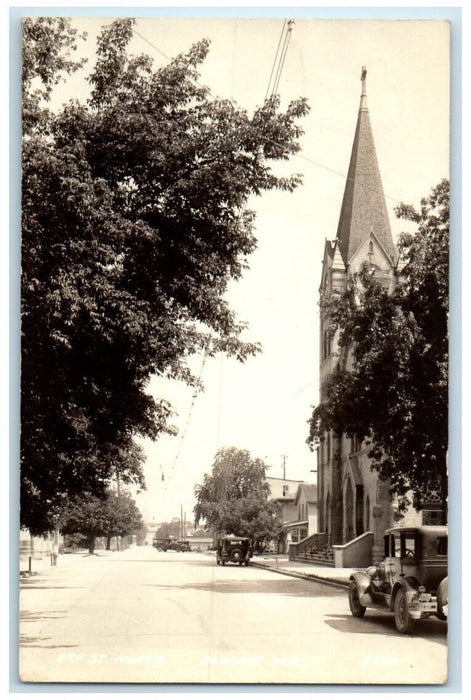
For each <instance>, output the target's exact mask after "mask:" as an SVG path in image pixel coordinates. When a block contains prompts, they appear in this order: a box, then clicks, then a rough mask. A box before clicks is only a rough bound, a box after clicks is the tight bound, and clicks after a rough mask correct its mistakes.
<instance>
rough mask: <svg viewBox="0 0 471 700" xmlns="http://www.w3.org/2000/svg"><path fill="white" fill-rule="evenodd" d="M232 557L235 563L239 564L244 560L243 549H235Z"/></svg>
mask: <svg viewBox="0 0 471 700" xmlns="http://www.w3.org/2000/svg"><path fill="white" fill-rule="evenodd" d="M230 557H231V560H232V561H233V562H234V564H238V563H239V562H241V561H243V560H244V553H243V551H242V550H241V549H233V550H232V552H231V554H230Z"/></svg>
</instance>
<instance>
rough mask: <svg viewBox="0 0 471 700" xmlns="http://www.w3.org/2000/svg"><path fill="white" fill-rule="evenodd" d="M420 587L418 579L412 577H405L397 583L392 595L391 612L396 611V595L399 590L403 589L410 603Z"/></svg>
mask: <svg viewBox="0 0 471 700" xmlns="http://www.w3.org/2000/svg"><path fill="white" fill-rule="evenodd" d="M419 585H420V584H419V582H418V581H417V579H415V578H413V577H412V576H408V577H404V578H402V579H401V580H400V581H397V582H396V583H395V585H394V588H393V590H392V594H391V604H390V610H391V612H393V611H394V603H395V601H396V595H397V592H398V591H399V590H401V589H402V590H403V591H404V593H405V594H406V598H407V601H408V602H410V601H411V600H412V599H413V598H414V596H415V595H416V593H417V589H418V587H419Z"/></svg>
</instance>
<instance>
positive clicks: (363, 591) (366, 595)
mask: <svg viewBox="0 0 471 700" xmlns="http://www.w3.org/2000/svg"><path fill="white" fill-rule="evenodd" d="M350 581H354V582H355V584H356V587H357V590H358V597H359V599H360V603H361V604H362V605H363V606H365V607H367V606H370V605H372V604H373V600H372V598H371V596H370V585H371V578H370V577H369V576H368V574H367V573H366V572H364V571H355V572H354V573H353V574H352V575H351V576H350Z"/></svg>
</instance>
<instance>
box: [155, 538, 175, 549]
mask: <svg viewBox="0 0 471 700" xmlns="http://www.w3.org/2000/svg"><path fill="white" fill-rule="evenodd" d="M170 542H171V540H170V538H169V537H154V539H153V540H152V546H153V547H155V549H156V550H157V551H158V552H166V551H167V549H168V548H169V545H170Z"/></svg>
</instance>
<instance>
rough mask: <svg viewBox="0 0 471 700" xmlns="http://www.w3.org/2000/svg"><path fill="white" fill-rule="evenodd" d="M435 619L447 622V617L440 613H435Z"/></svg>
mask: <svg viewBox="0 0 471 700" xmlns="http://www.w3.org/2000/svg"><path fill="white" fill-rule="evenodd" d="M435 615H436V617H438V619H439V620H448V618H447V616H446V615H445V614H444V613H442V612H437V613H435Z"/></svg>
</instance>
